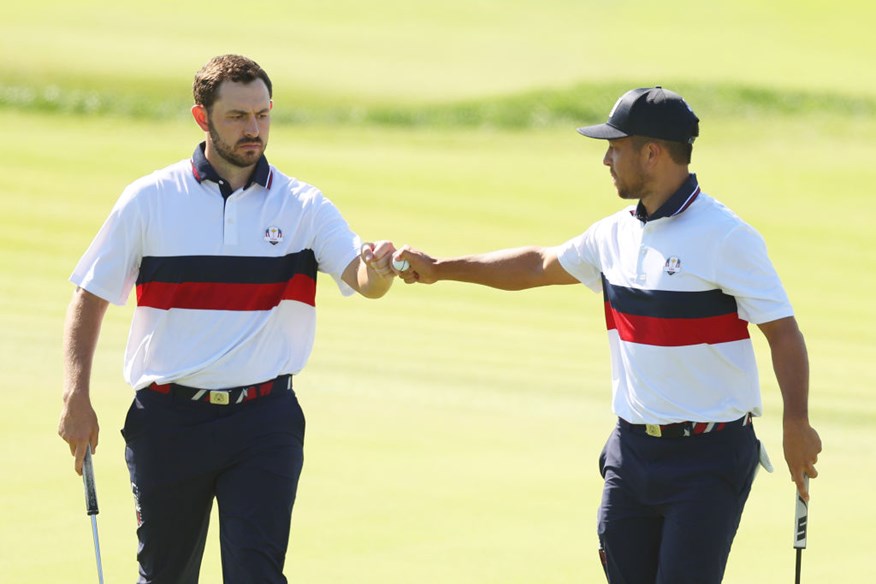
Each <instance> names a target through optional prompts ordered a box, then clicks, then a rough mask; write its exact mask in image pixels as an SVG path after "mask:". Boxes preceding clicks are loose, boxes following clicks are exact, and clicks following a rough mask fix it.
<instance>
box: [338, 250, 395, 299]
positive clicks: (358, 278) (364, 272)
mask: <svg viewBox="0 0 876 584" xmlns="http://www.w3.org/2000/svg"><path fill="white" fill-rule="evenodd" d="M394 252H395V246H394V245H393V244H392V243H391V242H389V241H378V242H376V243H363V244H362V247H361V249H360V251H359V255H358V256H356V258H355V259H354V260H353V261H351V262H350V263H349V264H348V265H347V267H346V269H345V270H344V274H343V275H342V276H341V278H342V279H343V280H344V282H346V283H347V284H348V285H349V286H350V287H351V288H352V289H353V290H355V291H356V292H358V293H359V294H361V295H362V296H365V297H366V298H380V297H381V296H383V295H384V294H386V293H387V292H388V291H389V288H390V287H391V286H392V282H393V280H394V279H395V276H396V274H395V272H393V271H392V266H391V264H392V254H393V253H394Z"/></svg>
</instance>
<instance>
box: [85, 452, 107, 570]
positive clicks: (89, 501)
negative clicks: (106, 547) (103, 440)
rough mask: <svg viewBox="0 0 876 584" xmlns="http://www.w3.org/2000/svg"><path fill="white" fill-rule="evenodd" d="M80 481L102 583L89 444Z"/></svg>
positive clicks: (95, 493)
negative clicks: (82, 485) (83, 491)
mask: <svg viewBox="0 0 876 584" xmlns="http://www.w3.org/2000/svg"><path fill="white" fill-rule="evenodd" d="M82 483H83V484H84V485H85V511H86V513H88V516H89V517H91V535H92V537H93V538H94V555H95V557H96V558H97V581H98V582H100V584H103V566H102V565H101V562H100V540H99V539H98V537H97V514H98V513H99V511H98V509H97V490H96V489H95V488H94V465H92V463H91V445H88V446H87V447H86V448H85V460H84V462H83V464H82Z"/></svg>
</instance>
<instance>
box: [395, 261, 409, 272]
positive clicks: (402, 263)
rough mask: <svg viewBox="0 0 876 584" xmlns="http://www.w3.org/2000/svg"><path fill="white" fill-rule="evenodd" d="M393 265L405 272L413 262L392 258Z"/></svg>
mask: <svg viewBox="0 0 876 584" xmlns="http://www.w3.org/2000/svg"><path fill="white" fill-rule="evenodd" d="M392 267H393V268H395V269H396V270H397V271H399V272H404V271H405V270H407V269H408V268H410V267H411V264H410V263H408V260H392Z"/></svg>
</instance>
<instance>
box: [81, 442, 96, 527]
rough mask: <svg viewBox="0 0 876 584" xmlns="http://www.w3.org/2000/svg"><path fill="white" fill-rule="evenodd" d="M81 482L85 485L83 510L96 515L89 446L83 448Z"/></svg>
mask: <svg viewBox="0 0 876 584" xmlns="http://www.w3.org/2000/svg"><path fill="white" fill-rule="evenodd" d="M82 483H83V484H84V485H85V511H86V512H87V513H88V514H89V515H97V514H98V513H99V511H98V508H97V489H95V487H94V465H93V464H92V463H91V446H88V447H86V449H85V460H84V461H83V464H82Z"/></svg>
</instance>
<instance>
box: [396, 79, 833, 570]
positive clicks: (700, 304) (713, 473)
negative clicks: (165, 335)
mask: <svg viewBox="0 0 876 584" xmlns="http://www.w3.org/2000/svg"><path fill="white" fill-rule="evenodd" d="M579 132H580V133H581V134H583V135H585V136H589V137H592V138H598V139H603V140H607V141H608V149H607V151H606V153H605V157H604V159H603V163H604V164H605V165H606V166H607V167H608V168H609V170H610V173H611V176H612V179H613V180H614V185H615V188H616V190H617V193H618V195H619V196H620V197H621V198H623V199H630V200H634V201H637V202H636V203H635V204H633V205H630V206H628V207H627V208H625V209H623V210H621V211H619V212H617V213H615V214H614V215H611V216H609V217H607V218H605V219H602V220H601V221H598V222H596V223H595V224H594V225H592V226H591V227H590V228H589V229H587V230H586V231H585V232H584V233H583V234H581V235H579V236H577V237H573V238H572V239H570V240H568V241H567V242H566V243H564V244H562V245H559V246H556V247H523V248H516V249H508V250H502V251H497V252H492V253H488V254H481V255H473V256H466V257H459V258H452V259H435V258H432V257H430V256H428V255H426V254H424V253H422V252H418V251H415V250H412V249H410V248H408V247H407V246H405V247H403V248H402V250H401V251H399V252H397V253H396V254H395V259H396V260H407V261H408V262H409V267H408V268H407V269H406V270H404V271H401V273H400V274H401V277H402V278H403V279H404V280H405V281H406V282H408V283H413V282H422V283H427V284H429V283H433V282H436V281H438V280H457V281H462V282H472V283H477V284H482V285H486V286H491V287H494V288H500V289H504V290H521V289H525V288H532V287H536V286H546V285H553V284H576V283H583V284H584V285H585V286H587V287H589V288H591V289H592V290H593V291H594V292H598V293H601V294H602V297H603V300H604V309H605V323H606V329H607V331H608V341H609V346H610V349H611V361H612V408H613V410H614V413H615V414H616V415H617V416H618V421H617V425H616V426H615V427H614V429H613V430H612V432H611V435H610V436H609V438H608V441H607V442H606V444H605V448H604V449H603V451H602V454H601V456H600V459H599V469H600V472H601V473H602V476H603V477H604V478H605V487H604V491H603V497H602V504H601V506H600V509H599V517H598V534H599V540H600V543H601V545H602V549H601V550H600V551H601V554H600V555H601V558H602V561H603V565H604V567H605V570H606V575H607V576H608V580H609V581H610V582H612V583H613V584H645V583H648V584H653V583H655V582H656V583H659V584H684V583H690V584H713V583H718V582H720V581H721V579H722V577H723V574H724V568H725V565H726V562H727V557H728V554H729V552H730V545H731V543H732V542H733V537H734V536H735V534H736V529H737V527H738V525H739V520H740V517H741V515H742V509H743V506H744V505H745V501H746V499H747V498H748V493H749V490H750V488H751V484H752V480H753V479H754V474H755V470H756V468H757V465H758V461H759V460H762V461H763V463H764V466H767V467H768V466H769V463H768V460H767V459H766V458H765V456H762V455H761V453H762V451H761V449H760V443H759V442H758V440H757V438H756V436H755V432H754V426H753V424H752V419H753V418H754V417H757V416H760V415H761V413H762V409H763V408H762V405H761V397H760V389H759V383H758V373H757V367H756V363H755V357H754V351H753V348H752V343H751V339H750V337H749V326H748V325H749V324H754V325H756V326H757V327H758V328H760V330H761V331H762V332H763V334H764V335H765V336H766V338H767V341H768V343H769V346H770V350H771V353H772V360H773V368H774V371H775V375H776V378H777V380H778V383H779V387H780V389H781V392H782V397H783V400H784V418H783V421H784V451H785V452H784V453H785V459H786V461H787V464H788V469H789V470H790V473H791V478H792V479H793V480H794V481H795V482H796V484H797V488H798V490H799V492H800V494H801V495H802V496H803V497H804V498H805V499H807V500H808V497H809V494H808V492H807V491H806V487H805V484H804V475H808V476H810V477H815V476H817V474H818V473H817V472H816V470H815V466H814V465H815V463H816V461H817V457H818V453H819V452H820V451H821V441H820V439H819V436H818V434H817V432H816V431H815V430H814V429H813V428H812V427H811V426H810V424H809V417H808V385H809V379H808V358H807V354H806V345H805V343H804V340H803V336H802V334H801V333H800V330H799V328H798V326H797V321H796V320H795V318H794V312H793V310H792V308H791V305H790V303H789V301H788V298H787V295H786V294H785V291H784V289H783V287H782V284H781V282H780V280H779V278H778V276H777V274H776V272H775V270H774V269H773V266H772V264H771V262H770V260H769V257H768V256H767V252H766V246H765V244H764V241H763V239H762V238H761V237H760V235H759V234H758V233H757V232H756V231H755V230H754V229H753V228H752V227H751V226H749V225H748V224H746V223H745V222H743V221H742V220H741V219H739V217H737V216H736V215H735V214H733V213H732V212H731V211H730V210H728V209H727V208H726V207H724V206H723V205H722V204H721V203H719V202H718V201H716V200H715V199H713V198H712V197H710V196H708V195H707V194H705V193H703V192H702V191H701V190H700V185H699V181H698V179H697V176H696V175H695V174H692V173H690V171H689V170H688V166H689V164H690V159H691V152H692V145H693V142H694V140H695V139H696V137H697V136H698V135H699V119H698V118H697V116H696V115H695V114H694V112H693V111H692V110H691V108H690V107H689V106H688V105H687V103H686V102H685V101H684V99H682V97H681V96H680V95H678V94H677V93H674V92H672V91H669V90H666V89H663V88H661V87H653V88H642V89H634V90H632V91H629V92H627V93H625V94H624V95H623V96H622V97H621V98H620V99H619V100H618V101H617V103H616V104H615V106H614V108H613V109H612V110H611V113H610V115H609V119H608V121H607V122H606V123H604V124H599V125H596V126H589V127H585V128H580V129H579Z"/></svg>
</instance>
